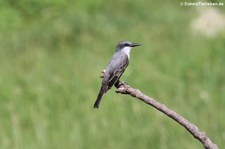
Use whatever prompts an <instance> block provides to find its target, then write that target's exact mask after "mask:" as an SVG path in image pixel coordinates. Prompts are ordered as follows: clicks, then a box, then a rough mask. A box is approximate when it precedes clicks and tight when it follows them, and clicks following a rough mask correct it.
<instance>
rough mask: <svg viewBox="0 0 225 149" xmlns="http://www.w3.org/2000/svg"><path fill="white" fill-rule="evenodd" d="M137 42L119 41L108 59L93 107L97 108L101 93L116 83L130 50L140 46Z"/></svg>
mask: <svg viewBox="0 0 225 149" xmlns="http://www.w3.org/2000/svg"><path fill="white" fill-rule="evenodd" d="M140 45H141V44H139V43H132V42H130V41H121V42H119V43H118V44H117V46H116V51H115V53H114V54H113V56H112V58H111V59H110V61H109V63H108V66H107V67H106V70H105V72H104V78H103V80H102V84H101V88H100V91H99V94H98V96H97V99H96V101H95V103H94V108H97V109H98V108H99V104H100V102H101V99H102V96H103V94H105V93H106V92H107V91H108V90H109V89H111V87H112V86H113V85H114V84H116V83H117V82H118V81H119V79H120V77H121V76H122V74H123V73H124V71H125V70H126V68H127V66H128V65H129V60H130V51H131V49H132V48H133V47H137V46H140Z"/></svg>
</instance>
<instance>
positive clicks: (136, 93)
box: [100, 70, 218, 149]
mask: <svg viewBox="0 0 225 149" xmlns="http://www.w3.org/2000/svg"><path fill="white" fill-rule="evenodd" d="M104 73H105V70H103V71H102V72H101V74H100V78H103V77H104ZM115 87H116V88H117V90H116V92H117V93H121V94H128V95H131V96H132V97H135V98H137V99H139V100H141V101H143V102H145V103H146V104H148V105H150V106H152V107H154V108H155V109H157V110H159V111H161V112H162V113H164V114H165V115H167V116H168V117H170V118H172V119H173V120H175V121H176V122H177V123H179V124H180V125H181V126H183V127H184V128H185V129H186V130H188V131H189V133H191V134H192V136H193V137H194V138H196V139H197V140H199V141H200V142H201V143H202V145H203V146H204V148H205V149H218V147H217V145H216V144H214V143H213V142H212V141H211V140H210V139H209V138H208V137H207V136H206V134H205V132H202V131H200V130H199V129H198V127H197V126H195V125H194V124H192V123H191V122H189V121H188V120H186V119H185V118H184V117H182V116H181V115H179V114H177V113H176V112H174V111H173V110H171V109H169V108H168V107H166V106H165V105H164V104H162V103H159V102H158V101H156V100H155V99H153V98H150V97H148V96H146V95H145V94H143V93H142V92H141V91H140V90H138V89H134V88H132V87H130V86H129V85H127V84H125V83H122V82H120V81H119V82H118V83H116V84H115Z"/></svg>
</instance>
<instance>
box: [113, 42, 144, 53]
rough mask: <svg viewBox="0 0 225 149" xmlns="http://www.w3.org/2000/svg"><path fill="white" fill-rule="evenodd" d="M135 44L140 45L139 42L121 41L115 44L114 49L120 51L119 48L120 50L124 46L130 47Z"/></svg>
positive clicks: (135, 45)
mask: <svg viewBox="0 0 225 149" xmlns="http://www.w3.org/2000/svg"><path fill="white" fill-rule="evenodd" d="M137 46H140V44H138V43H132V42H130V41H121V42H119V43H118V44H117V46H116V50H117V51H120V50H122V49H124V48H126V49H131V48H132V47H137Z"/></svg>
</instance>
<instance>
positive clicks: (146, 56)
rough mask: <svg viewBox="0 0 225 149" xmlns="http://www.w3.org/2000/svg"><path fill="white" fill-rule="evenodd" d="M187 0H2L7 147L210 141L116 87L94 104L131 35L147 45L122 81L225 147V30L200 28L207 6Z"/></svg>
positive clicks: (2, 125) (2, 120)
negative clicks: (104, 74)
mask: <svg viewBox="0 0 225 149" xmlns="http://www.w3.org/2000/svg"><path fill="white" fill-rule="evenodd" d="M179 2H180V1H176V0H174V1H170V2H169V1H163V0H159V1H157V2H156V1H148V0H140V1H130V0H124V1H122V0H115V1H103V0H83V1H81V0H76V1H75V0H74V1H72V0H68V1H64V0H42V1H40V0H18V1H15V0H8V1H4V0H1V1H0V148H2V149H40V148H41V149H49V148H50V149H51V148H52V149H64V148H65V149H74V148H76V149H89V148H91V149H95V148H98V149H99V148H107V149H115V148H118V149H125V148H129V149H136V148H138V149H144V148H154V149H176V148H182V149H198V148H203V146H202V145H201V143H200V142H198V141H197V140H195V139H194V138H193V137H192V136H191V135H190V134H189V133H188V132H187V131H186V130H185V129H184V128H182V127H181V126H179V125H178V124H177V123H175V122H174V121H173V120H171V119H169V118H168V117H166V116H165V115H163V114H161V113H160V112H159V111H157V110H155V109H153V108H152V107H150V106H147V105H146V104H144V103H142V102H140V101H139V100H136V99H134V98H132V97H130V96H124V95H120V94H115V92H114V90H115V89H114V88H112V89H111V90H110V91H109V92H108V93H107V94H106V95H105V96H104V97H103V100H102V103H101V105H100V108H99V109H98V110H96V109H93V107H92V106H93V103H94V101H95V99H96V97H97V94H98V91H99V88H100V84H101V79H100V78H99V73H100V72H101V70H102V69H104V68H105V67H106V65H107V62H108V60H109V59H110V57H111V56H112V54H113V52H114V50H115V46H116V44H117V43H118V42H119V41H121V40H124V39H126V40H130V41H132V42H138V43H141V44H142V46H141V47H138V48H135V49H133V50H132V52H131V61H130V65H129V67H128V69H127V70H126V72H125V73H124V75H123V77H122V78H121V80H123V81H125V82H127V83H128V84H129V85H131V86H132V87H135V88H139V89H140V90H141V91H142V92H144V93H145V94H147V95H149V96H150V97H153V98H155V99H157V100H158V101H159V102H161V103H164V104H165V105H167V106H168V107H169V108H171V109H173V110H175V111H176V112H177V113H179V114H181V115H182V116H184V117H185V118H187V119H188V120H190V121H191V122H193V123H194V124H196V125H197V126H198V127H199V128H200V129H201V130H203V131H205V132H206V134H207V135H208V136H209V138H211V139H212V140H213V142H215V143H216V144H217V145H218V147H220V148H223V147H224V146H225V69H224V66H225V32H220V33H219V34H218V35H217V36H216V37H214V38H207V37H205V36H203V35H200V34H198V33H196V34H193V32H191V29H190V24H191V22H192V21H193V19H195V18H196V17H197V16H198V11H197V9H196V7H182V6H180V5H179ZM213 2H224V0H221V1H213ZM224 4H225V2H224ZM214 8H216V9H219V10H220V11H221V12H222V13H223V14H224V13H225V6H223V7H214Z"/></svg>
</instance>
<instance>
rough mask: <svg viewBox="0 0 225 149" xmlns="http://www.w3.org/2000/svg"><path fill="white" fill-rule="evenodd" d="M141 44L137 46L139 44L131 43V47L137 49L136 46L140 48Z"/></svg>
mask: <svg viewBox="0 0 225 149" xmlns="http://www.w3.org/2000/svg"><path fill="white" fill-rule="evenodd" d="M140 45H141V44H139V43H132V44H131V47H137V46H140Z"/></svg>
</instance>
